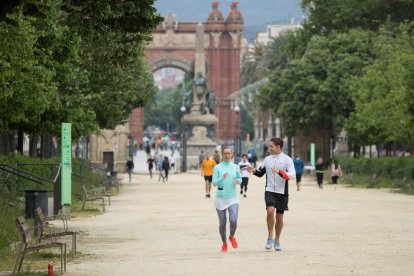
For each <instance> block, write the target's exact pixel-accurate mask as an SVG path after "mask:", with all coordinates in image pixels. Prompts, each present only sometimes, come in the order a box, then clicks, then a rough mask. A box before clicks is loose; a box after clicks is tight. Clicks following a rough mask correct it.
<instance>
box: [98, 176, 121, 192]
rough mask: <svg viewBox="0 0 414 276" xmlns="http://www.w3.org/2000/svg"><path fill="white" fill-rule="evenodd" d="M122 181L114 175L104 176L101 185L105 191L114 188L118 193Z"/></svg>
mask: <svg viewBox="0 0 414 276" xmlns="http://www.w3.org/2000/svg"><path fill="white" fill-rule="evenodd" d="M122 180H123V178H118V177H116V176H114V175H105V176H103V179H102V183H103V185H104V187H105V188H106V190H107V191H109V190H110V189H111V188H112V187H114V188H116V190H117V191H118V192H119V190H120V187H121V184H122Z"/></svg>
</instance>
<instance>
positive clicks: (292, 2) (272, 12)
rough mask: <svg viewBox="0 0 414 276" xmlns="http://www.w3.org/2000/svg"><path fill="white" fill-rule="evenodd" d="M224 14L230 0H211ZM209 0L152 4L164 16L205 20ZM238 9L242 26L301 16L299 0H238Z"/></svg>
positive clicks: (160, 0)
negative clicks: (172, 15) (242, 22)
mask: <svg viewBox="0 0 414 276" xmlns="http://www.w3.org/2000/svg"><path fill="white" fill-rule="evenodd" d="M215 1H216V2H219V3H220V6H219V9H220V11H221V12H222V13H223V16H224V17H227V14H228V13H229V11H230V4H231V2H233V1H232V0H215ZM212 2H213V1H212V0H156V2H155V4H154V7H155V8H156V9H157V10H158V12H159V13H160V14H161V15H162V16H165V15H166V14H167V13H168V12H172V13H174V14H176V15H177V17H178V20H179V21H181V22H205V21H206V20H207V17H208V15H209V13H210V11H211V9H212V8H211V4H212ZM238 2H239V6H238V8H239V10H240V12H241V14H242V16H243V18H244V24H245V26H252V25H263V24H270V23H289V22H291V18H294V19H295V20H296V21H299V20H301V19H302V18H303V12H302V9H301V7H300V2H301V0H239V1H238Z"/></svg>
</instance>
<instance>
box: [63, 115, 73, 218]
mask: <svg viewBox="0 0 414 276" xmlns="http://www.w3.org/2000/svg"><path fill="white" fill-rule="evenodd" d="M61 187H62V197H61V198H62V206H63V213H64V214H66V215H68V216H67V217H70V216H69V213H70V205H71V204H72V124H71V123H62V182H61Z"/></svg>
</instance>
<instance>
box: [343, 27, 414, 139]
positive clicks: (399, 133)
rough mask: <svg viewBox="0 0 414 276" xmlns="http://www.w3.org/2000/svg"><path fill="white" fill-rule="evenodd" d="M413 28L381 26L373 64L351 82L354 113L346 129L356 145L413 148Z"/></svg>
mask: <svg viewBox="0 0 414 276" xmlns="http://www.w3.org/2000/svg"><path fill="white" fill-rule="evenodd" d="M413 26H414V24H413V23H410V24H401V25H399V26H395V27H392V26H391V25H387V26H384V27H383V28H382V29H381V31H380V34H379V36H378V37H377V38H376V40H375V42H374V46H373V51H374V54H375V56H376V59H375V61H374V63H373V64H372V65H369V66H367V67H366V72H365V74H364V75H363V76H362V77H359V78H355V80H354V81H353V85H352V90H351V91H352V97H353V100H354V102H355V112H353V113H352V116H351V117H350V119H349V120H348V121H347V124H346V126H347V130H348V133H349V136H350V137H351V138H352V139H353V140H354V141H355V142H356V143H358V144H359V145H369V144H382V143H396V142H402V143H404V144H407V145H410V146H413V145H414V131H413V128H412V126H413V123H414V119H413V118H414V100H413V96H414V89H413V83H414V39H413Z"/></svg>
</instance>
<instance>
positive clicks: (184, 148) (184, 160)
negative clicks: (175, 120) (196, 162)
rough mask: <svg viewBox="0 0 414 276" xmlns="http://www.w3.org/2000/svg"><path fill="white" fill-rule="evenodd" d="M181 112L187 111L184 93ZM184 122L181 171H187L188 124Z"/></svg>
mask: <svg viewBox="0 0 414 276" xmlns="http://www.w3.org/2000/svg"><path fill="white" fill-rule="evenodd" d="M180 110H181V112H182V113H183V115H184V114H185V112H186V108H185V105H184V94H183V105H182V106H181V108H180ZM181 122H182V124H183V131H182V134H181V138H182V143H181V146H182V147H181V148H182V153H183V154H182V160H181V172H186V171H187V135H186V133H187V125H186V123H185V122H184V121H183V120H181Z"/></svg>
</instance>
